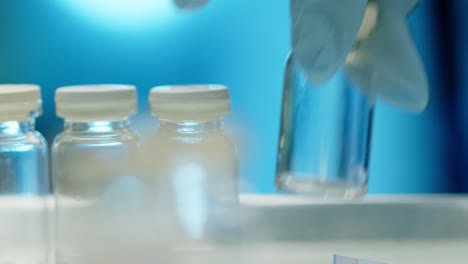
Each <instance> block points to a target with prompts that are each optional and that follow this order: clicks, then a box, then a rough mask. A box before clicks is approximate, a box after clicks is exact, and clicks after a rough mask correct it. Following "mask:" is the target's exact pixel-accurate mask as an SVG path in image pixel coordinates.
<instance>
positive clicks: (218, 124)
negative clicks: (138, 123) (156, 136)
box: [159, 118, 224, 134]
mask: <svg viewBox="0 0 468 264" xmlns="http://www.w3.org/2000/svg"><path fill="white" fill-rule="evenodd" d="M159 124H160V130H161V131H164V132H170V133H180V134H197V133H212V132H217V131H221V130H222V129H223V126H224V122H223V119H222V118H219V119H213V120H206V121H199V120H184V121H174V120H165V119H160V120H159Z"/></svg>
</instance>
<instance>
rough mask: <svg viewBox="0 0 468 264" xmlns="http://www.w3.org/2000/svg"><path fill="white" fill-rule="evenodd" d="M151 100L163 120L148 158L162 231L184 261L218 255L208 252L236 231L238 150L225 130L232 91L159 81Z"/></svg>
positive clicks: (214, 86) (229, 238) (215, 248)
mask: <svg viewBox="0 0 468 264" xmlns="http://www.w3.org/2000/svg"><path fill="white" fill-rule="evenodd" d="M150 104H151V112H152V114H153V115H155V116H156V117H157V118H158V120H159V129H158V131H157V133H156V134H155V135H154V137H153V139H152V144H150V148H151V150H152V151H151V155H148V159H149V160H150V161H151V162H150V163H151V164H152V165H153V170H152V172H153V175H154V177H155V178H156V179H157V185H156V188H157V193H158V204H159V205H160V207H159V209H160V210H161V211H160V214H159V215H160V216H161V217H160V218H159V219H160V222H163V223H162V226H164V230H163V231H162V232H163V233H164V234H166V235H165V236H164V237H165V238H168V239H167V241H168V243H167V244H168V245H172V246H173V247H172V248H171V250H177V252H179V254H176V256H177V258H181V259H180V261H182V263H206V261H208V259H210V258H213V257H214V255H212V254H208V253H210V252H217V251H218V250H220V248H219V247H217V246H219V245H220V244H231V245H232V242H233V241H236V236H237V234H238V229H237V227H238V220H239V219H238V195H239V192H238V175H237V158H236V150H235V146H234V144H233V143H232V142H231V141H230V140H229V139H228V138H227V137H226V135H225V134H224V131H223V117H224V116H225V115H226V114H228V113H229V112H230V109H231V104H230V97H229V91H228V89H227V88H226V87H224V86H221V85H186V86H164V87H155V88H153V89H152V90H151V93H150ZM214 242H216V243H214ZM234 244H235V243H234ZM200 249H204V250H201V251H200ZM208 249H210V250H208ZM203 261H205V262H203ZM226 261H227V260H226ZM231 261H235V260H231Z"/></svg>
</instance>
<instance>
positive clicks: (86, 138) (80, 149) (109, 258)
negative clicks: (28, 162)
mask: <svg viewBox="0 0 468 264" xmlns="http://www.w3.org/2000/svg"><path fill="white" fill-rule="evenodd" d="M55 102H56V112H57V115H58V116H59V117H61V118H64V123H65V128H64V131H63V132H62V133H61V134H59V135H57V136H56V138H55V140H54V143H53V147H52V163H53V180H54V184H55V201H56V213H55V215H56V217H55V224H56V230H55V232H56V239H55V247H56V250H55V251H56V262H57V263H58V264H63V263H67V264H74V263H77V264H78V263H131V261H130V262H129V260H128V258H129V257H130V255H134V252H132V251H130V250H131V248H132V247H136V245H137V244H138V243H137V241H136V237H137V236H139V235H141V234H142V231H141V230H137V229H136V228H137V227H142V228H143V226H144V225H142V224H141V223H140V222H137V220H140V219H141V212H142V211H143V209H146V208H144V206H145V202H146V203H148V202H147V200H148V199H146V198H145V195H146V194H147V191H146V183H145V181H144V179H141V178H140V177H138V175H136V174H135V173H134V172H133V171H132V170H131V159H132V155H134V154H135V151H136V149H137V147H138V135H137V134H136V133H135V132H134V131H132V129H131V128H130V121H129V118H130V116H132V115H133V114H134V113H135V112H136V109H137V100H136V89H135V87H134V86H129V85H83V86H70V87H62V88H59V89H57V90H56V93H55ZM138 231H140V232H138ZM133 260H135V259H133Z"/></svg>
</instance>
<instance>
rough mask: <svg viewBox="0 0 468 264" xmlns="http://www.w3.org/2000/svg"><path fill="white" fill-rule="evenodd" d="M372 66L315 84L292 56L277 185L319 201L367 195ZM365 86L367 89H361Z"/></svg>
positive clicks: (361, 66) (356, 66)
mask: <svg viewBox="0 0 468 264" xmlns="http://www.w3.org/2000/svg"><path fill="white" fill-rule="evenodd" d="M368 67H370V64H368V63H366V62H359V63H354V64H349V65H345V66H344V67H343V69H342V70H340V71H339V72H337V73H336V74H335V76H334V77H333V78H332V79H331V80H329V81H328V82H326V83H324V84H321V85H314V84H312V83H311V82H310V81H309V80H308V79H307V76H306V75H305V73H304V71H303V69H302V68H301V66H300V65H299V63H297V62H296V61H295V59H294V55H293V54H291V55H290V56H289V58H288V60H287V63H286V73H285V80H284V91H283V106H282V117H281V129H280V142H279V151H278V161H277V175H276V185H277V188H278V189H279V190H281V191H286V192H294V193H305V194H310V195H314V196H316V197H318V198H336V199H353V198H358V197H361V196H363V195H365V193H366V192H367V181H368V177H367V170H368V161H369V146H370V136H371V127H372V112H373V106H374V100H375V99H374V98H375V96H373V95H372V94H371V92H370V91H366V89H363V88H361V87H368V84H369V83H370V82H371V76H372V75H371V74H367V73H369V72H370V69H369V70H368ZM361 85H363V86H361Z"/></svg>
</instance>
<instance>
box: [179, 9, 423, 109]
mask: <svg viewBox="0 0 468 264" xmlns="http://www.w3.org/2000/svg"><path fill="white" fill-rule="evenodd" d="M174 1H175V3H176V5H177V6H178V7H180V8H181V9H196V8H200V7H202V6H204V5H205V4H206V3H208V1H209V0H174ZM290 1H291V19H292V52H293V54H294V58H295V59H296V60H297V61H298V62H299V64H300V65H301V66H302V68H303V70H304V72H305V73H306V75H307V77H308V79H309V80H310V81H311V82H312V83H315V84H320V83H324V82H326V81H328V80H330V79H331V78H332V77H333V76H334V75H335V73H336V72H337V71H338V70H340V69H341V68H342V67H343V66H345V64H346V66H345V67H347V66H348V65H349V64H351V67H348V68H349V71H348V72H349V73H350V74H351V78H354V79H355V80H357V81H358V82H359V80H361V79H370V80H372V81H371V82H360V83H359V84H360V86H362V87H360V88H361V89H363V91H364V93H365V94H366V95H376V96H377V97H379V98H381V99H383V100H385V101H387V102H389V103H391V104H393V105H395V106H397V107H400V108H403V109H407V110H410V111H415V112H421V111H424V109H425V108H426V106H427V103H428V101H429V87H428V81H427V77H426V73H425V71H424V67H423V65H422V62H421V59H420V58H419V55H418V52H417V50H416V48H415V46H414V43H413V41H412V39H411V34H410V32H409V29H408V24H407V16H408V14H409V13H410V12H411V11H412V10H413V9H414V7H415V5H416V4H417V3H418V1H419V0H290ZM356 40H358V41H361V42H363V43H364V44H363V45H362V47H359V48H357V50H353V51H352V53H350V51H351V50H352V48H353V44H355V42H356ZM351 55H352V56H353V57H350V56H351ZM363 57H365V58H366V63H370V65H366V67H365V70H360V65H359V63H360V61H359V58H363ZM353 60H354V61H353ZM352 64H354V65H352ZM369 69H370V70H369ZM366 75H368V76H366Z"/></svg>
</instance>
